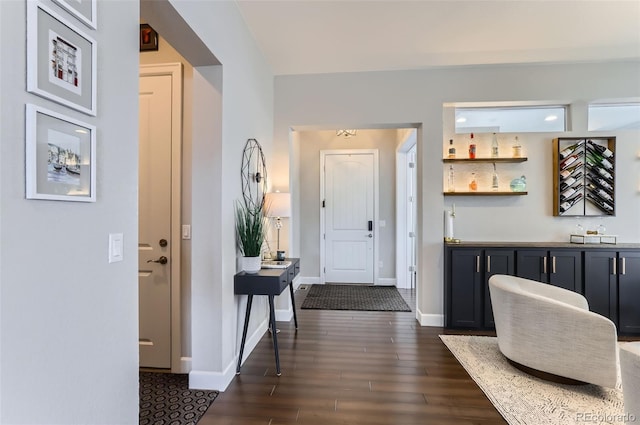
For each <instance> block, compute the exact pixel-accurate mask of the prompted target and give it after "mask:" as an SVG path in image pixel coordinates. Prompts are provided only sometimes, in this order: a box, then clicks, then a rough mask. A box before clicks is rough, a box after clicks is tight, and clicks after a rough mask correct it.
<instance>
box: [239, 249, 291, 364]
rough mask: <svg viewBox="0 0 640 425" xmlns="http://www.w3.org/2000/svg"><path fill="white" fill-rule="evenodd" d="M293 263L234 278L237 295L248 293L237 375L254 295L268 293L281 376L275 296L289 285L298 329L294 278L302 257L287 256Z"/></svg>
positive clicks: (275, 348) (277, 362)
mask: <svg viewBox="0 0 640 425" xmlns="http://www.w3.org/2000/svg"><path fill="white" fill-rule="evenodd" d="M285 261H290V262H291V265H290V266H289V267H287V268H286V269H285V268H279V269H278V268H273V269H261V270H260V271H259V272H258V273H245V272H240V273H237V274H236V275H235V276H234V278H233V288H234V293H235V294H236V295H247V311H246V313H245V316H244V328H243V330H242V342H241V344H240V356H239V357H238V366H237V367H236V375H238V374H240V366H241V364H242V355H243V353H244V343H245V340H246V339H247V327H248V326H249V316H250V315H251V304H252V302H253V296H254V295H266V296H268V297H269V327H270V329H271V330H272V332H271V336H272V338H273V351H274V353H275V356H276V375H278V376H280V375H281V373H280V356H279V355H278V336H277V333H276V314H275V309H274V297H275V296H276V295H280V294H281V293H282V292H283V291H284V290H285V289H286V288H287V286H288V287H289V291H290V293H291V306H292V307H293V321H294V323H295V326H296V329H298V318H297V317H296V302H295V299H294V297H293V279H294V278H295V277H296V276H297V275H298V273H299V272H300V259H299V258H287V259H286V260H285Z"/></svg>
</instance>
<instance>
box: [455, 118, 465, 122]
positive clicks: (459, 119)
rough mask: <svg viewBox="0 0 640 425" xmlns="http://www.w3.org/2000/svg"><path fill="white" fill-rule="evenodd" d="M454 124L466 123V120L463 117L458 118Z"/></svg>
mask: <svg viewBox="0 0 640 425" xmlns="http://www.w3.org/2000/svg"><path fill="white" fill-rule="evenodd" d="M456 122H467V119H466V118H465V117H460V118H458V119H457V120H456Z"/></svg>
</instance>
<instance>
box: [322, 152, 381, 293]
mask: <svg viewBox="0 0 640 425" xmlns="http://www.w3.org/2000/svg"><path fill="white" fill-rule="evenodd" d="M350 154H351V155H354V154H373V284H374V285H377V284H378V274H379V271H378V268H379V255H380V251H379V249H378V248H379V243H380V238H379V237H378V234H379V220H378V217H379V199H380V182H379V175H380V174H379V173H380V170H379V168H380V166H379V161H378V155H379V152H378V149H328V150H321V151H320V200H319V206H320V284H325V283H326V273H325V266H326V259H325V248H326V243H325V239H324V234H325V229H326V227H325V208H323V207H322V201H323V200H324V199H325V181H324V176H325V172H324V171H325V160H326V157H327V156H329V155H350Z"/></svg>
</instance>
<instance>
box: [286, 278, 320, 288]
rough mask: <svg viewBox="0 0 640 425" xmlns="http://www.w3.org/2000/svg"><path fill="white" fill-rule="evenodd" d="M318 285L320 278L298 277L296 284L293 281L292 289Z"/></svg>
mask: <svg viewBox="0 0 640 425" xmlns="http://www.w3.org/2000/svg"><path fill="white" fill-rule="evenodd" d="M319 283H320V276H299V277H298V282H296V281H295V280H294V281H293V288H294V289H298V288H299V287H300V285H314V284H319Z"/></svg>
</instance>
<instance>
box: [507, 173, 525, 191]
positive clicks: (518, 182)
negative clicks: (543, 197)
mask: <svg viewBox="0 0 640 425" xmlns="http://www.w3.org/2000/svg"><path fill="white" fill-rule="evenodd" d="M509 187H510V188H511V191H512V192H524V191H525V190H526V188H527V178H526V177H525V176H520V177H518V178H516V179H513V180H511V183H510V184H509Z"/></svg>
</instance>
